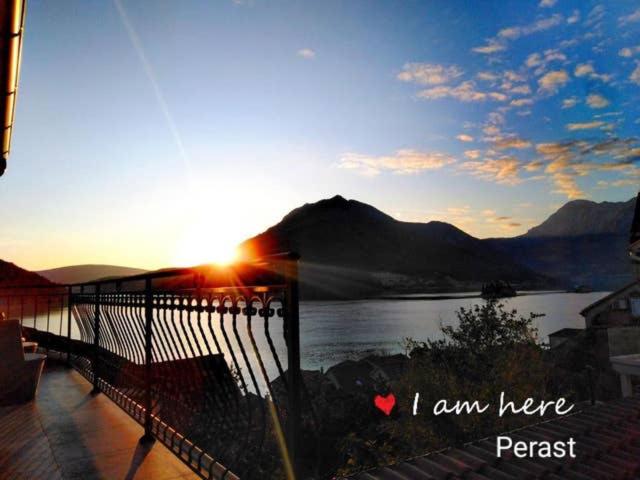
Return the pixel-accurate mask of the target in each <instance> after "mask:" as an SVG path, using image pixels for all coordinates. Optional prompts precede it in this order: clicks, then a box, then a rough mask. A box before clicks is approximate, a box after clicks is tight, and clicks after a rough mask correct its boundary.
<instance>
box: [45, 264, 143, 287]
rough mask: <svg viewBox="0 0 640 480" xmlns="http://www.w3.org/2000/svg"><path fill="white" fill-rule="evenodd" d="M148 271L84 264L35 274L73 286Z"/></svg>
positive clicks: (117, 266)
mask: <svg viewBox="0 0 640 480" xmlns="http://www.w3.org/2000/svg"><path fill="white" fill-rule="evenodd" d="M147 271H148V270H143V269H141V268H133V267H124V266H120V265H105V264H82V265H68V266H65V267H57V268H50V269H47V270H39V271H36V272H35V273H37V274H38V275H41V276H43V277H44V278H46V279H48V280H50V281H52V282H55V283H60V284H72V283H84V282H90V281H93V280H100V279H104V278H111V277H126V276H129V275H137V274H139V273H145V272H147Z"/></svg>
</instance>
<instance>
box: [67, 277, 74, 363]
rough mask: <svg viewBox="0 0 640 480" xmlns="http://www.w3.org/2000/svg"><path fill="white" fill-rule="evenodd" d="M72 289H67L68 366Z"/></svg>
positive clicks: (68, 357)
mask: <svg viewBox="0 0 640 480" xmlns="http://www.w3.org/2000/svg"><path fill="white" fill-rule="evenodd" d="M72 289H73V288H72V287H71V286H68V287H67V365H68V366H71V293H72Z"/></svg>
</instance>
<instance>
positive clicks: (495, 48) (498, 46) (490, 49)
mask: <svg viewBox="0 0 640 480" xmlns="http://www.w3.org/2000/svg"><path fill="white" fill-rule="evenodd" d="M506 49H507V47H506V46H505V45H503V44H502V43H499V42H496V41H495V40H489V41H488V42H487V44H486V45H483V46H481V47H474V48H472V49H471V51H473V52H476V53H482V54H484V55H490V54H492V53H497V52H502V51H504V50H506Z"/></svg>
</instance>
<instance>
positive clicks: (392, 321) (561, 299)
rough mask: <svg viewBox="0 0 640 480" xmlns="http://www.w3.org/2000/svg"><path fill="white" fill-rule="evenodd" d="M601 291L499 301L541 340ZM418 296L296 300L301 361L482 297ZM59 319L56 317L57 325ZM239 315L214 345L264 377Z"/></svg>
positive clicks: (369, 348)
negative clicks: (530, 319)
mask: <svg viewBox="0 0 640 480" xmlns="http://www.w3.org/2000/svg"><path fill="white" fill-rule="evenodd" d="M605 295H607V292H594V293H586V294H575V293H549V292H545V293H535V294H531V295H522V296H518V297H514V298H510V299H505V300H504V303H505V304H506V306H507V307H508V308H514V309H516V310H518V312H519V313H520V314H522V315H528V313H529V312H534V313H544V314H545V317H542V318H539V319H537V320H536V323H537V327H538V329H539V335H540V339H541V340H542V341H547V337H548V335H549V334H550V333H552V332H554V331H556V330H559V329H561V328H566V327H572V328H583V327H584V320H583V318H582V317H581V316H580V310H582V309H583V308H584V307H586V306H587V305H589V304H591V303H593V302H595V301H596V300H598V299H600V298H602V297H604V296H605ZM424 297H426V296H421V297H420V298H421V299H419V300H415V299H404V300H357V301H310V302H302V303H301V305H300V340H301V354H302V367H303V368H304V369H318V368H320V367H324V368H325V369H326V368H328V367H330V366H331V365H334V364H336V363H338V362H340V361H342V360H345V359H347V358H354V357H358V356H363V355H366V354H368V353H376V352H388V353H395V352H402V342H403V339H405V338H407V337H410V338H413V339H415V340H426V339H434V338H440V337H441V333H440V326H441V325H450V324H453V323H455V322H456V315H455V312H456V311H457V310H458V309H459V308H460V307H466V308H469V307H471V306H472V305H474V304H477V303H480V302H482V300H481V299H480V298H469V294H461V297H462V298H460V296H452V297H454V298H449V299H445V300H429V299H425V298H424ZM66 318H67V312H66V309H65V310H64V311H62V312H60V311H59V310H57V311H56V312H55V314H53V313H52V314H51V315H49V318H48V319H47V315H46V314H44V315H38V317H37V318H36V319H34V318H26V319H25V320H24V324H25V325H26V326H28V327H31V326H33V325H34V322H35V324H36V325H37V328H38V329H41V330H45V329H46V326H47V321H48V323H49V331H50V332H53V333H59V332H60V331H62V333H63V334H64V335H66V331H67V325H66ZM60 320H62V326H61V325H60ZM274 320H275V319H274ZM201 321H202V320H201ZM244 321H245V318H244V317H242V316H238V318H237V326H238V328H237V329H234V328H233V326H232V325H231V324H230V323H227V322H229V321H228V320H225V329H226V332H222V331H221V330H220V328H219V326H217V325H216V322H213V325H212V326H213V328H214V332H215V333H216V334H217V336H218V338H219V339H220V340H221V341H220V346H221V350H222V352H223V353H224V354H225V358H226V359H227V361H228V362H229V363H233V362H232V360H233V359H232V358H231V357H232V356H231V355H230V351H229V349H228V348H227V345H226V344H227V342H226V339H225V338H224V334H223V333H226V334H227V335H228V337H229V344H230V345H231V349H232V350H234V351H235V352H234V353H235V355H236V356H237V358H236V360H237V362H238V363H239V364H240V367H241V370H246V365H247V362H248V364H249V365H250V366H251V367H252V369H253V370H254V372H255V373H258V372H259V371H260V365H259V362H258V361H257V359H256V351H258V352H260V355H261V356H263V357H264V358H263V361H264V367H265V368H266V370H267V372H268V375H269V377H270V378H271V379H273V378H275V377H276V376H277V374H278V369H277V365H276V364H275V362H274V360H273V356H272V355H271V353H270V346H269V344H268V341H267V338H266V336H265V335H264V333H265V332H264V329H263V326H262V323H261V322H258V319H257V318H254V319H253V322H252V323H253V332H252V333H253V341H255V346H256V348H255V349H254V346H253V341H252V338H251V336H250V335H248V333H247V329H246V328H242V327H243V322H244ZM192 322H193V324H194V327H195V326H197V322H198V320H197V319H196V318H195V316H194V317H193V318H192ZM187 323H188V322H187ZM207 323H208V322H207ZM61 327H62V328H61ZM197 331H198V330H197V329H196V332H197ZM269 333H270V336H271V338H272V340H273V343H274V348H275V350H276V352H277V354H278V356H279V359H280V361H281V362H282V364H283V366H284V368H285V369H286V359H287V357H286V348H285V344H284V341H283V334H282V324H281V322H280V321H279V319H278V321H273V322H271V324H270V326H269ZM236 335H237V337H236ZM72 337H73V338H80V334H79V331H78V327H77V325H76V324H75V322H72ZM196 337H199V335H196ZM240 345H242V346H243V347H244V352H242V351H241V349H240V348H239V346H240ZM210 346H212V345H210ZM257 376H258V377H260V376H261V375H259V374H258V375H257ZM259 383H262V382H259Z"/></svg>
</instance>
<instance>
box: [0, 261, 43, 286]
mask: <svg viewBox="0 0 640 480" xmlns="http://www.w3.org/2000/svg"><path fill="white" fill-rule="evenodd" d="M36 285H52V283H51V282H50V281H49V280H47V279H46V278H44V277H42V276H41V275H38V274H37V273H34V272H30V271H28V270H25V269H24V268H20V267H18V266H17V265H15V264H13V263H10V262H5V261H4V260H0V287H1V286H36Z"/></svg>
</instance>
